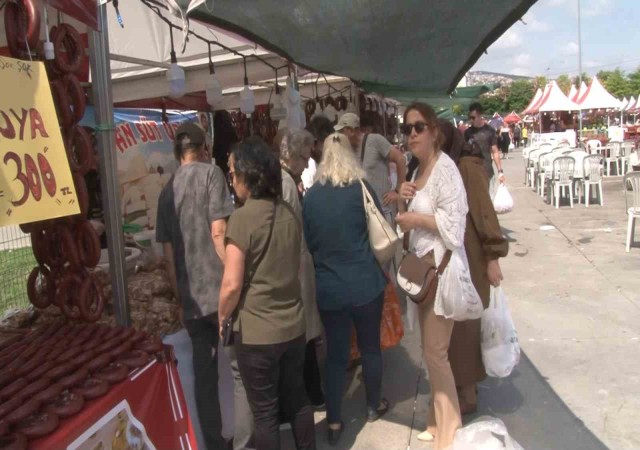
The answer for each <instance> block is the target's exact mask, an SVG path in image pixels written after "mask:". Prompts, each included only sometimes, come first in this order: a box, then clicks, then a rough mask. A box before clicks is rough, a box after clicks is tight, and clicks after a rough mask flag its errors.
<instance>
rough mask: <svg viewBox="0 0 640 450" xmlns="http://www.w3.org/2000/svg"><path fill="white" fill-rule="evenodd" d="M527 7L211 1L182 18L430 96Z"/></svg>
mask: <svg viewBox="0 0 640 450" xmlns="http://www.w3.org/2000/svg"><path fill="white" fill-rule="evenodd" d="M176 1H177V3H178V4H180V5H181V6H186V5H187V4H189V3H191V2H193V1H194V0H176ZM535 1H536V0H488V1H484V2H480V1H469V0H447V1H445V0H438V1H436V0H432V1H425V0H402V1H398V0H393V1H390V0H314V1H311V0H280V1H277V2H275V1H266V0H262V1H258V0H215V1H214V2H213V8H212V7H211V5H210V4H209V2H205V4H202V5H200V6H199V7H197V8H196V9H195V10H194V11H193V12H192V13H191V14H190V16H191V17H193V18H195V19H198V20H201V21H203V22H206V23H211V24H213V25H216V26H219V27H221V28H223V29H227V30H229V31H232V32H235V33H237V34H239V35H241V36H244V37H246V38H247V39H250V40H252V41H254V42H256V43H258V44H259V45H261V46H263V47H264V48H266V49H268V50H270V51H273V52H276V53H278V54H280V55H281V56H283V57H285V58H287V59H289V60H291V61H293V62H295V63H297V64H300V65H302V66H305V67H307V68H309V69H312V70H315V71H319V72H325V73H333V74H337V75H342V76H347V77H350V78H351V79H353V80H354V81H356V82H369V83H376V84H379V85H385V86H389V87H396V88H397V87H400V88H405V89H418V90H421V91H424V92H429V93H431V95H432V96H433V95H443V94H448V93H450V92H451V91H453V89H454V88H455V86H456V85H457V83H458V81H459V80H460V79H461V78H462V76H463V75H464V73H465V72H466V71H467V70H468V69H469V68H470V67H471V66H472V65H473V64H474V63H475V62H476V61H477V60H478V58H479V57H480V56H481V55H482V52H483V51H485V50H486V49H487V48H488V47H489V45H491V44H492V43H493V42H494V41H495V40H496V39H498V37H500V36H501V35H502V33H504V32H505V31H506V30H507V29H508V28H509V27H510V26H511V25H512V24H513V23H514V22H516V21H517V20H519V19H520V18H521V17H522V16H523V15H524V13H525V12H527V10H528V9H529V8H530V7H531V6H532V5H533V4H534V3H535ZM249 76H250V74H249Z"/></svg>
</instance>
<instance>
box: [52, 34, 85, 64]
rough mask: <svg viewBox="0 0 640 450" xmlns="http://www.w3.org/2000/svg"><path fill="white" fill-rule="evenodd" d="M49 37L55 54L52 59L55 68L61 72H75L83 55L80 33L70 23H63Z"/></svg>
mask: <svg viewBox="0 0 640 450" xmlns="http://www.w3.org/2000/svg"><path fill="white" fill-rule="evenodd" d="M51 39H52V42H53V48H54V50H55V54H56V57H55V60H54V61H53V62H54V64H55V66H56V68H57V69H58V70H59V71H60V72H62V73H72V72H77V71H78V69H79V68H80V66H81V65H82V57H83V56H84V46H83V45H82V40H81V38H80V33H78V31H77V30H76V29H75V28H74V27H72V26H71V25H69V24H67V23H63V24H60V26H59V27H58V30H57V33H56V34H55V36H54V37H52V38H51Z"/></svg>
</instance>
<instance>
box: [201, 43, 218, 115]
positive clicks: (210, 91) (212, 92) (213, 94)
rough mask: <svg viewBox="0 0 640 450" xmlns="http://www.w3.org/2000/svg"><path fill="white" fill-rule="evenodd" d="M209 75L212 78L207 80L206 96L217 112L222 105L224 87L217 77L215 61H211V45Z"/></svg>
mask: <svg viewBox="0 0 640 450" xmlns="http://www.w3.org/2000/svg"><path fill="white" fill-rule="evenodd" d="M209 74H210V75H211V76H210V77H209V79H207V84H206V85H205V94H206V96H207V103H208V104H209V106H211V108H212V109H214V110H215V109H216V106H219V105H220V103H222V85H221V84H220V81H219V80H218V77H216V69H215V67H214V65H213V61H212V60H211V44H209Z"/></svg>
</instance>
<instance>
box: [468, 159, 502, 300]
mask: <svg viewBox="0 0 640 450" xmlns="http://www.w3.org/2000/svg"><path fill="white" fill-rule="evenodd" d="M459 167H460V175H461V176H462V181H463V183H464V185H465V190H466V191H467V202H468V203H469V217H470V218H471V221H472V222H473V226H474V227H475V229H476V231H477V232H478V238H479V240H480V244H481V246H482V253H483V254H484V257H485V260H486V261H487V274H486V275H487V279H488V280H489V283H491V285H492V286H496V287H497V286H500V282H501V281H502V279H503V277H502V270H501V268H500V262H499V259H498V258H502V257H505V256H507V253H508V252H509V242H508V241H507V239H506V238H505V237H504V235H503V234H502V230H501V229H500V223H499V221H498V216H497V215H496V213H495V209H494V208H493V202H492V201H491V197H490V196H489V180H488V178H487V174H486V171H485V170H484V167H483V166H482V165H481V164H480V163H479V162H476V161H465V160H464V159H463V160H462V162H461V163H460V165H459Z"/></svg>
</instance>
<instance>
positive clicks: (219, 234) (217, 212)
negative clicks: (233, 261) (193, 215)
mask: <svg viewBox="0 0 640 450" xmlns="http://www.w3.org/2000/svg"><path fill="white" fill-rule="evenodd" d="M208 190H209V204H208V205H207V206H208V216H209V221H210V223H211V229H210V233H211V241H212V243H213V248H214V249H215V252H216V254H217V255H218V257H219V258H220V260H221V261H222V262H223V263H224V257H225V248H224V237H225V234H226V231H227V219H228V218H229V216H230V215H231V213H233V202H232V201H231V195H230V194H229V190H228V189H227V183H226V182H225V179H224V175H223V174H222V170H221V169H220V167H218V166H213V174H212V176H211V181H210V183H209V186H208Z"/></svg>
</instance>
